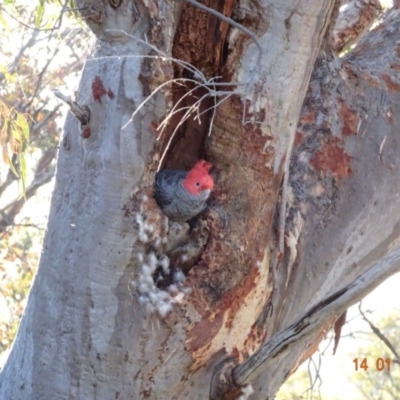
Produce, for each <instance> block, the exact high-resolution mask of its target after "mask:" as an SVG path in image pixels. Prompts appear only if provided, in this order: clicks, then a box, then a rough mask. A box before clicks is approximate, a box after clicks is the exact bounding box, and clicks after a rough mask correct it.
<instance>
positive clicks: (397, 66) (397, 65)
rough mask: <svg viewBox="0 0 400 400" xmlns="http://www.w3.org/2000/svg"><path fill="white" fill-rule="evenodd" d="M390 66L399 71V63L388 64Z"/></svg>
mask: <svg viewBox="0 0 400 400" xmlns="http://www.w3.org/2000/svg"><path fill="white" fill-rule="evenodd" d="M390 68H392V69H394V70H395V71H397V72H400V65H399V64H390Z"/></svg>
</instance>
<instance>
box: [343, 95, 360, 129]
mask: <svg viewBox="0 0 400 400" xmlns="http://www.w3.org/2000/svg"><path fill="white" fill-rule="evenodd" d="M339 115H340V117H341V118H342V122H343V128H342V134H343V135H345V136H351V135H357V127H358V123H359V121H360V118H359V117H358V115H357V113H356V112H355V111H354V110H352V109H351V108H350V107H348V106H347V104H345V103H344V101H342V100H340V101H339Z"/></svg>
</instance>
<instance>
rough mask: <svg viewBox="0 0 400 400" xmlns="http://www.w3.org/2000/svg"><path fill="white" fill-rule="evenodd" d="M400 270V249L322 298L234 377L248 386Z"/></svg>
mask: <svg viewBox="0 0 400 400" xmlns="http://www.w3.org/2000/svg"><path fill="white" fill-rule="evenodd" d="M399 271H400V249H397V250H396V251H394V252H393V253H391V254H389V255H388V256H386V257H385V258H384V259H383V260H381V261H379V262H378V263H377V264H375V265H374V266H373V267H372V268H370V269H369V270H368V271H367V272H365V273H364V274H362V275H361V276H360V277H359V278H358V279H356V280H355V281H354V282H353V283H351V284H349V285H347V286H346V287H345V288H343V289H340V290H339V291H337V292H335V293H333V294H332V295H331V296H329V297H328V298H326V299H324V300H322V301H320V302H319V303H318V304H316V305H315V306H313V307H312V308H311V309H310V310H309V311H307V312H306V313H305V314H304V315H302V316H301V317H300V318H299V319H297V321H296V322H294V323H293V324H292V325H291V326H289V327H288V328H286V329H285V330H283V331H281V332H280V333H278V334H276V335H275V336H273V337H272V338H271V339H270V340H269V341H268V342H267V343H265V344H264V345H263V346H261V348H260V349H259V350H258V351H257V352H256V353H254V354H253V355H252V356H251V357H250V358H249V359H248V360H246V361H245V362H244V363H243V364H241V365H239V366H237V367H236V368H234V370H233V380H234V382H235V383H236V384H237V385H239V386H244V385H247V384H248V383H249V382H251V381H252V380H254V379H255V378H256V377H257V376H258V375H259V374H260V373H261V372H262V371H264V370H265V369H266V368H268V366H269V364H270V363H273V362H274V358H275V357H277V356H278V355H280V354H281V353H282V352H287V351H289V350H290V349H291V348H292V347H293V346H294V345H296V344H297V343H298V342H299V341H300V340H302V339H307V338H308V337H311V336H312V335H313V334H315V333H317V332H318V331H319V330H320V329H321V328H322V327H323V326H324V325H325V324H326V323H327V322H328V321H329V320H331V319H332V318H333V317H335V316H336V315H339V314H341V313H343V312H344V311H345V310H346V309H347V308H349V307H350V306H351V305H353V304H355V303H357V302H358V301H360V300H361V299H362V298H363V297H364V296H366V295H367V294H368V293H370V292H371V291H372V290H373V289H375V288H376V287H377V286H378V285H379V284H380V283H382V282H383V281H384V280H385V279H387V278H388V277H389V276H391V275H393V274H395V273H396V272H399Z"/></svg>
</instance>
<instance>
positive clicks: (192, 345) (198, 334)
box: [188, 312, 224, 352]
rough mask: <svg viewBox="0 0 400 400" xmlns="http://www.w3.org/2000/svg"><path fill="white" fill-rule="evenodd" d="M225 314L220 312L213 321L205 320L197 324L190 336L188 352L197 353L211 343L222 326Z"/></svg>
mask: <svg viewBox="0 0 400 400" xmlns="http://www.w3.org/2000/svg"><path fill="white" fill-rule="evenodd" d="M223 316H224V313H223V312H219V313H218V314H217V315H216V316H215V317H214V318H213V319H212V320H209V319H207V318H203V319H202V320H201V321H199V322H197V323H196V324H195V326H194V328H193V329H192V330H191V332H190V334H189V335H188V350H189V351H193V352H194V351H197V350H199V349H201V348H202V347H204V346H206V345H207V344H209V343H211V341H212V339H213V338H214V336H215V335H216V334H217V333H218V331H219V330H220V329H221V326H222V320H223Z"/></svg>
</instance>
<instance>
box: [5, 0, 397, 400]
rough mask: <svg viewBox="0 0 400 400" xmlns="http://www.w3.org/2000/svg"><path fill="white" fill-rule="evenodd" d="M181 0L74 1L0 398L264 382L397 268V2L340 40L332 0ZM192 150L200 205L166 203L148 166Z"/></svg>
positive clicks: (123, 395) (188, 156) (204, 390)
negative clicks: (51, 179) (203, 186)
mask: <svg viewBox="0 0 400 400" xmlns="http://www.w3.org/2000/svg"><path fill="white" fill-rule="evenodd" d="M191 3H195V2H193V1H169V2H167V1H163V0H154V1H143V2H140V1H136V2H133V1H129V0H124V1H115V0H113V1H112V0H108V1H102V2H98V1H97V0H96V1H85V0H78V1H77V5H78V7H79V8H80V9H81V13H82V16H83V18H84V20H85V21H86V22H87V23H88V24H89V26H90V27H91V28H92V30H93V32H94V34H95V35H96V36H97V39H98V40H97V45H96V47H95V50H94V53H93V54H92V55H91V56H90V57H89V58H88V60H87V62H86V65H85V69H84V71H83V75H82V79H81V83H80V87H79V91H78V96H77V99H76V101H72V100H70V99H67V98H65V96H62V95H60V96H59V97H61V98H64V100H65V99H66V101H67V102H69V104H70V106H71V111H72V113H73V114H69V115H68V117H67V121H66V124H65V130H64V135H63V138H62V141H61V143H60V149H59V156H58V166H57V174H56V185H55V190H54V194H53V198H52V204H51V212H50V217H49V224H48V230H47V233H46V237H45V240H44V245H43V252H42V257H41V260H40V266H39V270H38V273H37V276H36V278H35V281H34V284H33V287H32V290H31V293H30V296H29V302H28V306H27V308H26V311H25V314H24V317H23V319H22V322H21V325H20V328H19V331H18V335H17V338H16V341H15V343H14V346H13V349H12V351H11V354H10V357H9V359H8V361H7V364H6V365H5V367H4V369H3V371H2V372H1V375H0V379H1V381H0V398H1V399H30V400H31V399H41V400H43V399H104V400H109V399H119V400H121V399H160V400H165V399H176V400H180V399H182V400H183V399H191V400H196V399H198V400H204V399H205V398H211V399H234V398H238V397H239V396H241V395H242V396H243V397H242V398H251V399H260V400H261V399H272V398H273V397H274V395H275V393H276V392H277V390H278V389H279V387H280V386H281V385H282V383H283V382H284V381H285V380H286V379H287V377H288V376H289V375H290V373H291V372H292V371H293V370H295V369H296V367H297V366H298V364H299V363H300V362H302V361H303V360H304V359H306V358H307V357H308V356H309V355H310V354H312V352H313V351H315V349H316V348H317V345H318V343H319V342H320V340H321V339H322V337H323V335H324V334H325V332H326V331H327V330H328V329H330V328H331V327H332V325H333V324H335V321H337V320H338V318H339V316H341V315H343V313H344V312H345V310H346V309H347V307H348V306H349V305H351V304H353V303H354V302H356V301H357V300H359V299H360V298H362V297H363V296H365V295H366V294H367V293H368V292H369V291H371V290H372V289H373V288H374V287H375V286H377V285H378V284H379V283H380V282H381V281H382V280H383V279H385V278H387V277H388V276H390V275H391V274H393V273H395V272H397V271H398V270H399V265H400V263H399V257H400V255H399V254H398V243H399V241H398V237H399V233H400V223H399V220H400V218H399V214H398V212H396V211H397V210H398V209H399V206H400V204H399V203H400V196H399V186H400V178H399V176H400V175H399V173H398V170H399V168H400V160H399V157H398V154H399V146H400V138H399V134H398V131H397V129H396V126H398V124H399V121H398V119H399V115H400V113H399V111H400V110H399V104H400V101H399V94H398V93H399V89H400V79H399V70H400V65H399V64H398V63H397V62H398V60H397V59H396V57H398V54H399V51H398V50H399V48H398V41H399V39H400V38H399V36H400V31H399V29H393V27H394V26H396V24H398V22H396V21H398V19H399V15H398V14H399V10H398V9H397V8H396V7H395V8H394V9H393V10H391V11H390V12H389V13H388V14H387V15H385V16H384V18H383V22H382V24H381V26H380V27H378V28H377V29H375V31H372V32H371V33H369V34H368V36H367V37H366V38H365V39H364V40H363V41H362V42H361V43H360V44H359V46H358V47H356V49H355V50H354V51H352V52H350V53H349V55H348V56H346V57H345V58H342V59H339V58H338V57H337V56H336V55H335V54H333V52H332V46H333V42H334V41H333V40H332V39H331V32H332V31H333V27H334V22H335V19H336V18H337V16H338V6H339V3H337V2H336V3H335V2H334V1H329V0H310V1H307V2H305V1H304V2H302V1H300V2H281V1H278V0H276V1H275V0H259V1H256V2H254V1H244V0H241V1H236V2H234V1H230V0H220V1H218V2H212V1H209V0H207V1H204V2H202V4H203V5H205V6H206V7H212V9H211V10H210V9H208V10H207V9H204V7H202V6H201V4H200V5H199V4H191ZM213 10H214V11H213ZM215 11H217V13H215ZM227 18H228V19H227ZM312 72H313V74H312ZM311 74H312V77H311ZM310 77H311V81H310ZM307 88H308V92H307ZM306 92H307V96H306ZM305 96H306V98H305ZM304 98H305V101H304ZM200 100H201V101H200ZM303 101H304V105H303ZM302 105H303V109H302V108H301V107H302ZM299 120H300V122H299ZM199 158H205V159H207V160H209V161H210V162H212V163H213V165H214V166H215V168H214V171H213V175H214V178H215V182H216V184H215V190H214V192H213V195H212V198H211V200H210V206H209V209H208V210H207V211H206V212H205V213H204V214H203V215H201V217H200V218H199V219H198V220H197V221H194V222H193V223H191V224H190V226H189V225H188V224H187V223H174V222H171V221H168V219H167V217H165V216H164V215H163V214H162V213H161V211H160V210H159V208H158V207H157V205H156V203H155V202H154V200H153V198H152V183H153V182H154V174H155V172H156V170H157V169H159V168H182V169H189V168H190V167H191V166H192V165H193V164H194V162H195V161H196V160H197V159H199ZM342 322H343V318H341V319H339V320H338V322H336V326H337V327H338V326H339V329H337V330H338V331H340V324H341V323H342ZM249 384H251V385H252V388H251V387H250V386H249ZM252 390H254V393H253V394H251V395H250V392H251V391H252ZM242 393H243V394H242ZM249 396H250V397H249Z"/></svg>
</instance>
